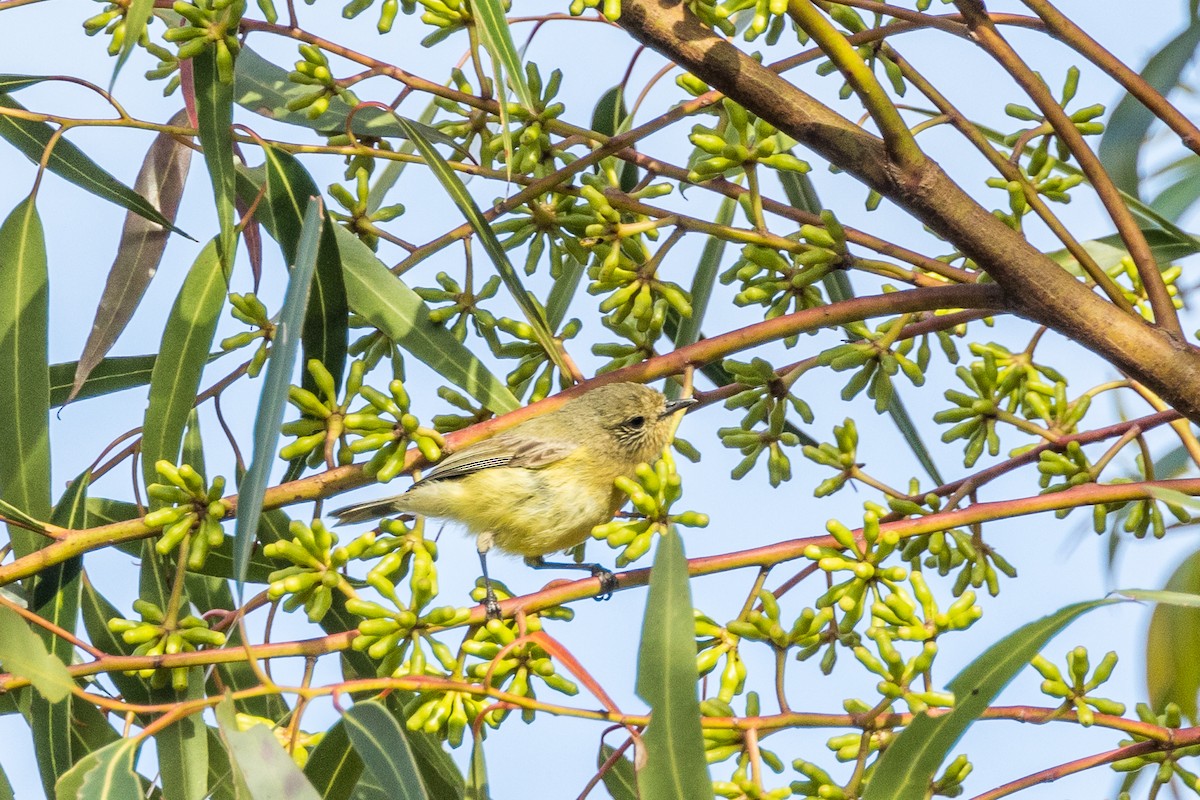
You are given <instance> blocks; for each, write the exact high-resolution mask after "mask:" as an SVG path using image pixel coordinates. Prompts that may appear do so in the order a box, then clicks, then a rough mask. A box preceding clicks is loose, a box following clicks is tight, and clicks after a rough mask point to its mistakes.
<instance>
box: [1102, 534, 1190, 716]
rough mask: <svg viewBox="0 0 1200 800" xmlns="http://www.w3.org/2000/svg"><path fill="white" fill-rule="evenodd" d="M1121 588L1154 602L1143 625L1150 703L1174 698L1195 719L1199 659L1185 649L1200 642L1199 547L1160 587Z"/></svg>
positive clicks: (1161, 703) (1158, 705) (1155, 704)
mask: <svg viewBox="0 0 1200 800" xmlns="http://www.w3.org/2000/svg"><path fill="white" fill-rule="evenodd" d="M1120 594H1123V595H1125V596H1126V597H1132V598H1134V599H1137V600H1146V601H1149V602H1154V603H1158V605H1157V606H1155V608H1154V613H1153V614H1152V615H1151V617H1150V627H1149V628H1148V629H1147V631H1146V687H1147V689H1148V690H1149V693H1150V704H1151V707H1153V708H1156V709H1161V708H1162V707H1163V706H1164V705H1166V704H1167V703H1177V704H1178V705H1179V708H1180V710H1181V711H1183V714H1184V716H1186V717H1187V718H1188V719H1190V720H1195V719H1196V716H1197V706H1196V697H1197V693H1200V663H1197V661H1196V659H1195V658H1190V657H1189V655H1190V654H1193V653H1195V652H1196V650H1195V649H1193V648H1197V647H1200V596H1198V595H1200V551H1197V552H1195V553H1192V554H1191V555H1190V556H1188V557H1187V558H1185V559H1184V560H1183V562H1182V563H1181V564H1180V565H1179V566H1178V567H1176V569H1175V571H1174V572H1173V573H1171V577H1170V578H1169V579H1167V584H1166V586H1165V587H1164V591H1162V592H1133V591H1126V592H1121V593H1120Z"/></svg>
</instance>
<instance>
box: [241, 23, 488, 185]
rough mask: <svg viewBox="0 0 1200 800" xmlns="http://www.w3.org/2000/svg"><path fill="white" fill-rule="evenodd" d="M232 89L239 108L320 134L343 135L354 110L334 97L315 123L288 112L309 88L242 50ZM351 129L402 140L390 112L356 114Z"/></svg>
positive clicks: (444, 140)
mask: <svg viewBox="0 0 1200 800" xmlns="http://www.w3.org/2000/svg"><path fill="white" fill-rule="evenodd" d="M233 86H234V98H233V99H234V102H235V103H237V104H238V105H239V106H242V107H243V108H245V109H247V110H249V111H253V112H254V113H255V114H261V115H262V116H264V117H268V118H269V119H273V120H277V121H279V122H284V123H287V124H289V125H299V126H301V127H305V128H311V129H313V130H316V131H321V132H323V133H329V134H337V133H345V132H346V119H347V118H348V117H349V116H350V112H351V111H353V110H354V109H352V108H351V107H350V106H349V105H347V104H346V103H345V102H343V101H342V99H341V98H340V97H333V98H330V100H329V110H328V111H326V112H325V113H324V114H322V115H321V116H319V117H317V118H316V119H315V120H312V119H309V118H308V115H307V114H306V113H305V112H304V111H289V110H288V108H287V104H288V103H290V102H291V101H292V100H295V99H296V98H297V97H302V96H304V95H306V94H311V93H312V87H311V86H305V85H303V84H299V83H293V82H292V81H291V80H289V79H288V70H286V69H283V68H282V67H277V66H276V65H274V64H272V63H271V62H270V61H267V60H266V59H265V58H263V57H262V56H260V55H259V54H258V53H256V52H254V50H253V49H251V48H249V47H245V46H243V47H242V49H241V50H240V51H239V52H238V57H237V62H236V63H235V64H234V80H233ZM422 116H423V115H422ZM413 124H414V125H416V126H417V128H418V130H420V131H421V133H422V134H424V135H425V138H427V139H429V140H430V141H434V142H438V143H439V144H445V145H448V146H450V147H452V148H454V149H455V150H456V151H458V152H459V153H461V154H462V155H463V156H464V157H469V155H470V154H469V153H468V152H467V151H466V150H465V149H464V148H463V146H462V145H461V144H459V143H458V142H456V141H455V140H454V139H451V138H450V137H449V136H447V135H446V134H444V133H442V132H441V131H439V130H438V129H437V128H434V127H432V126H430V125H426V124H423V123H420V122H417V123H413ZM350 127H351V130H353V131H354V133H356V134H357V135H359V136H377V137H386V138H397V137H399V138H403V137H404V136H405V134H404V131H403V130H401V129H400V125H399V123H397V122H396V117H395V115H394V114H393V113H392V112H390V111H385V110H383V109H381V108H374V107H372V106H367V107H365V108H361V109H359V110H357V111H355V114H354V119H353V120H352V121H351V123H350ZM390 163H395V162H390Z"/></svg>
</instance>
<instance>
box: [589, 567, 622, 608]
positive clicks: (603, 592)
mask: <svg viewBox="0 0 1200 800" xmlns="http://www.w3.org/2000/svg"><path fill="white" fill-rule="evenodd" d="M592 577H593V578H598V579H599V580H600V594H598V595H596V596H595V597H593V598H592V599H593V600H595V601H596V602H597V603H598V602H600V601H601V600H609V599H611V598H612V596H613V592H615V591H616V590H617V589H619V588H620V584H619V583H617V576H616V575H613V574H612V572H610V571H609V570H606V569H605V568H604V567H600V566H593V567H592Z"/></svg>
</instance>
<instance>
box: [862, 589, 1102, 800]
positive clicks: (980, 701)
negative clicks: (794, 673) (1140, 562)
mask: <svg viewBox="0 0 1200 800" xmlns="http://www.w3.org/2000/svg"><path fill="white" fill-rule="evenodd" d="M1115 602H1119V601H1116V600H1093V601H1090V602H1086V603H1075V604H1074V605H1069V606H1067V607H1065V608H1062V609H1059V610H1058V611H1056V612H1055V613H1053V614H1050V615H1049V616H1045V617H1042V618H1041V619H1039V620H1035V621H1033V622H1030V623H1028V624H1026V625H1023V626H1022V627H1020V628H1018V629H1017V630H1016V631H1014V632H1012V633H1010V634H1009V635H1008V636H1005V637H1004V638H1003V639H1001V640H1000V641H998V642H996V643H995V644H994V645H992V646H991V647H989V648H988V649H987V650H986V651H984V653H983V654H982V655H981V656H979V657H978V658H976V659H975V660H974V661H972V662H971V663H970V664H969V665H968V666H967V667H966V668H965V669H963V671H962V672H960V673H958V675H956V676H955V677H954V680H952V681H950V684H949V686H948V687H947V688H949V689H950V691H952V692H954V697H955V705H954V710H953V711H951V712H950V713H948V714H942V715H940V716H937V717H931V716H929V715H928V714H920V715H918V716H917V717H916V718H915V719H914V720H913V721H912V723H910V724H909V726H908V727H906V728H905V729H904V730H903V731H901V732H900V735H899V736H897V737H896V739H895V741H893V742H892V744H891V745H889V746H888V749H887V750H885V751H884V753H883V755H882V756H880V758H879V761H877V762H876V765H875V772H874V774H873V775H872V776H871V782H870V783H869V784H868V785H867V790H866V792H864V793H863V800H885V798H886V799H887V800H925V798H926V797H927V795H928V794H929V787H930V784H931V782H932V781H933V779H934V777H935V775H936V773H937V770H938V768H939V767H940V766H941V765H942V762H943V761H944V760H945V758H946V756H947V755H948V754H949V753H950V749H951V748H953V747H954V745H955V744H956V743H957V742H958V740H959V739H960V738H962V735H963V734H964V733H965V732H966V730H967V728H968V727H970V725H971V723H973V722H974V721H975V720H977V719H979V717H980V715H982V714H983V712H984V711H985V710H987V707H988V706H989V705H990V704H991V702H992V701H993V700H994V699H995V698H996V695H998V694H1000V691H1001V690H1002V689H1003V688H1004V687H1005V686H1007V685H1008V683H1009V681H1011V680H1012V679H1013V678H1014V677H1016V675H1017V673H1018V672H1020V671H1021V670H1022V669H1024V668H1025V667H1027V666H1028V665H1029V662H1030V660H1031V659H1032V658H1033V657H1034V656H1035V655H1037V654H1038V652H1040V651H1041V649H1042V648H1043V647H1045V646H1046V643H1047V642H1049V641H1050V640H1051V639H1052V638H1054V636H1055V635H1056V634H1057V633H1058V632H1059V631H1061V630H1062V629H1063V628H1065V627H1066V626H1067V625H1069V624H1070V623H1071V622H1073V621H1074V620H1075V619H1076V618H1077V617H1079V616H1080V615H1082V614H1085V613H1087V612H1088V611H1091V610H1092V609H1096V608H1100V607H1101V606H1106V605H1110V604H1112V603H1115Z"/></svg>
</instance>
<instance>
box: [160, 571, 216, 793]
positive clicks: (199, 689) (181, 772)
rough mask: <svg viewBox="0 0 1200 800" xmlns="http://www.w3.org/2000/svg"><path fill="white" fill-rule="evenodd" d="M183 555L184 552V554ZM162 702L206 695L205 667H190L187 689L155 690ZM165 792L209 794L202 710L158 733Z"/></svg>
mask: <svg viewBox="0 0 1200 800" xmlns="http://www.w3.org/2000/svg"><path fill="white" fill-rule="evenodd" d="M180 557H181V558H182V557H183V556H182V555H181V556H180ZM155 696H156V699H157V700H158V701H159V702H163V701H166V702H172V703H182V702H188V701H196V700H200V699H202V698H203V697H204V670H203V669H202V668H200V667H190V668H188V685H187V690H186V691H183V692H175V691H173V690H170V689H167V690H163V691H160V692H156V693H155ZM154 745H155V748H156V749H157V750H158V771H159V774H160V776H161V778H162V787H163V794H164V795H166V796H167V797H171V798H179V800H204V798H206V797H207V796H208V726H207V725H206V724H205V723H204V717H202V716H201V715H200V713H199V712H194V713H192V714H190V715H188V716H186V717H183V718H182V719H179V720H177V721H175V722H173V723H171V724H170V725H168V726H167V727H166V728H163V729H162V730H161V731H159V732H158V733H156V734H154Z"/></svg>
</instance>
